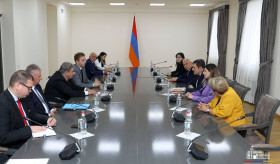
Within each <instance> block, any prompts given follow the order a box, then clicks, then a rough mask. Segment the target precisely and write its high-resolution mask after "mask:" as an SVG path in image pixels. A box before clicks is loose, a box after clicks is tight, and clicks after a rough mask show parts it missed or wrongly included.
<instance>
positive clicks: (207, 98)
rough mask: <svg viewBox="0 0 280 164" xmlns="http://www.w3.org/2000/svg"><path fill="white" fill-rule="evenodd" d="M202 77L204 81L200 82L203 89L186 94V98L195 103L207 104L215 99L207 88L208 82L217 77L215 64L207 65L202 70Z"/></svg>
mask: <svg viewBox="0 0 280 164" xmlns="http://www.w3.org/2000/svg"><path fill="white" fill-rule="evenodd" d="M203 75H204V79H203V81H202V85H203V87H202V88H201V89H200V90H198V91H195V92H187V93H186V97H188V98H189V99H192V100H195V101H199V102H203V103H209V102H211V100H212V99H213V98H214V97H215V94H214V93H213V91H212V89H211V87H210V86H209V84H208V80H209V79H210V78H213V77H219V76H220V71H219V69H218V67H217V66H216V65H215V64H207V65H206V67H205V69H204V72H203Z"/></svg>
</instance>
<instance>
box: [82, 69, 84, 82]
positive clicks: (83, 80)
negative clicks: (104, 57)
mask: <svg viewBox="0 0 280 164" xmlns="http://www.w3.org/2000/svg"><path fill="white" fill-rule="evenodd" d="M81 75H82V83H83V82H84V75H83V69H81Z"/></svg>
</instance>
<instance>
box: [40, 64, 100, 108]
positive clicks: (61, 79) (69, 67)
mask: <svg viewBox="0 0 280 164" xmlns="http://www.w3.org/2000/svg"><path fill="white" fill-rule="evenodd" d="M74 74H75V72H74V65H73V64H72V63H69V62H64V63H62V65H61V66H60V68H59V70H58V71H56V72H55V73H54V74H53V75H52V76H51V78H50V79H49V81H48V82H47V85H46V89H45V96H46V98H47V100H49V101H53V102H57V103H66V102H67V101H68V100H69V99H70V98H71V97H83V96H86V95H89V94H94V93H95V91H94V90H91V89H89V88H84V87H79V86H76V85H75V84H73V82H72V81H71V79H72V78H73V75H74Z"/></svg>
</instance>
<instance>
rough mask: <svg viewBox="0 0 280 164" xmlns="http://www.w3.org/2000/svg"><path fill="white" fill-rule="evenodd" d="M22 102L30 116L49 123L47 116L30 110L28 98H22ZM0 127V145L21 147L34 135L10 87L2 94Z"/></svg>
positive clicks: (0, 99) (0, 98) (40, 121)
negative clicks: (25, 123)
mask: <svg viewBox="0 0 280 164" xmlns="http://www.w3.org/2000/svg"><path fill="white" fill-rule="evenodd" d="M21 104H22V107H23V109H24V111H25V113H26V116H27V117H28V118H30V119H32V120H34V121H37V122H39V123H42V124H46V123H47V120H48V117H47V116H44V115H41V114H38V113H34V112H31V111H30V109H29V107H28V104H27V102H26V99H21ZM29 124H30V125H31V124H32V123H31V122H29ZM0 129H1V130H0V145H1V146H6V147H9V148H16V149H17V148H19V147H20V146H21V145H22V144H24V142H25V141H26V140H27V139H28V138H30V137H31V136H32V132H31V128H30V127H29V126H25V125H24V121H23V118H22V116H21V113H20V110H19V108H18V106H17V103H16V102H15V100H14V98H13V96H12V95H11V93H10V92H9V90H8V89H6V90H5V91H4V92H2V93H1V94H0Z"/></svg>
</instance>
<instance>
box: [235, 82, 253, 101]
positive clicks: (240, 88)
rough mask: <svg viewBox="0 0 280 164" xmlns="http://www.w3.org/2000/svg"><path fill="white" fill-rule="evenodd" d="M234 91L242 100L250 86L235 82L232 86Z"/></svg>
mask: <svg viewBox="0 0 280 164" xmlns="http://www.w3.org/2000/svg"><path fill="white" fill-rule="evenodd" d="M233 89H234V91H235V92H236V93H237V94H238V96H239V97H240V99H241V100H242V102H243V101H244V98H245V96H246V94H247V93H248V91H249V90H250V88H248V87H246V86H244V85H241V84H239V83H236V84H235V85H234V86H233Z"/></svg>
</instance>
